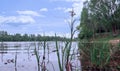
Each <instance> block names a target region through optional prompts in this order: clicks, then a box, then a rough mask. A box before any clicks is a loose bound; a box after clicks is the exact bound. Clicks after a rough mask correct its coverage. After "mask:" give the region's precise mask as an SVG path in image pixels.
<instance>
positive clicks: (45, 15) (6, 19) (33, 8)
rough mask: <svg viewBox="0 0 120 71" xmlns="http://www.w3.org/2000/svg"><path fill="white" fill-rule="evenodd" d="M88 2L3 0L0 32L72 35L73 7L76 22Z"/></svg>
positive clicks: (71, 0)
mask: <svg viewBox="0 0 120 71" xmlns="http://www.w3.org/2000/svg"><path fill="white" fill-rule="evenodd" d="M84 1H85V0H0V30H4V31H7V32H8V33H11V34H15V33H21V34H24V33H27V34H43V33H45V34H46V35H54V33H57V34H58V35H61V36H68V35H69V32H70V30H69V24H68V23H67V22H66V21H69V19H70V13H69V11H70V10H71V8H74V10H75V13H76V17H75V18H76V19H77V21H76V23H75V25H78V24H79V18H80V12H81V10H82V7H83V2H84Z"/></svg>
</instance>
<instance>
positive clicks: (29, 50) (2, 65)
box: [0, 42, 81, 71]
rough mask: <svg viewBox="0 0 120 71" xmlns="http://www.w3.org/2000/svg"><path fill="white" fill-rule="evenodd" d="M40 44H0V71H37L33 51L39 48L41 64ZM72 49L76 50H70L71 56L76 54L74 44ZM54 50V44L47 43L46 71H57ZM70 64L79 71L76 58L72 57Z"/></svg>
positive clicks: (75, 44)
mask: <svg viewBox="0 0 120 71" xmlns="http://www.w3.org/2000/svg"><path fill="white" fill-rule="evenodd" d="M42 44H43V43H42V42H41V43H39V42H0V71H38V69H37V60H36V56H35V54H34V49H35V47H36V48H39V49H37V50H39V56H40V62H42V60H43V59H42V58H43V53H44V52H43V45H42ZM59 46H60V49H59V52H60V56H62V52H61V49H62V47H64V43H62V42H59ZM73 47H75V48H76V49H72V50H71V54H72V53H73V50H75V52H77V43H76V42H74V43H73ZM48 49H49V50H48ZM55 50H56V49H55V43H54V42H47V48H46V50H45V64H46V68H47V70H48V71H59V66H58V59H57V55H56V52H55ZM15 60H16V65H15ZM71 62H72V63H73V65H74V66H75V67H76V68H77V69H78V70H79V71H80V68H81V67H80V61H79V60H78V58H77V56H74V58H73V60H72V61H71Z"/></svg>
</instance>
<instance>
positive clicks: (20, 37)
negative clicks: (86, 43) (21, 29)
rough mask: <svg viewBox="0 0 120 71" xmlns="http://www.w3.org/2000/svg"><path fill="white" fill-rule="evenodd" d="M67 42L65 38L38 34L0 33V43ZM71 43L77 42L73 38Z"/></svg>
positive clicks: (67, 39)
mask: <svg viewBox="0 0 120 71" xmlns="http://www.w3.org/2000/svg"><path fill="white" fill-rule="evenodd" d="M44 40H46V41H56V40H57V41H69V40H70V38H66V37H60V36H56V37H55V36H42V35H40V34H38V35H35V34H30V35H28V34H23V35H21V34H19V33H16V34H13V35H11V34H8V33H7V32H6V31H0V42H3V41H7V42H9V41H44ZM73 41H77V38H74V39H73Z"/></svg>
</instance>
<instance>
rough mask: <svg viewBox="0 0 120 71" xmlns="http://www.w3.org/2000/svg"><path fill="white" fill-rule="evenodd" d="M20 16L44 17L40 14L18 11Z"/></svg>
mask: <svg viewBox="0 0 120 71" xmlns="http://www.w3.org/2000/svg"><path fill="white" fill-rule="evenodd" d="M17 13H18V14H20V15H28V16H39V17H44V16H43V15H40V14H39V13H38V12H35V11H27V10H26V11H17Z"/></svg>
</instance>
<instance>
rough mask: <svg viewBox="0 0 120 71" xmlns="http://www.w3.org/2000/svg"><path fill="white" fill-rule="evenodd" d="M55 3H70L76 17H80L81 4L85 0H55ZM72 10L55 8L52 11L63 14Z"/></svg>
mask: <svg viewBox="0 0 120 71" xmlns="http://www.w3.org/2000/svg"><path fill="white" fill-rule="evenodd" d="M56 1H65V2H72V3H73V4H72V8H73V9H74V11H75V13H76V16H77V17H78V16H80V14H81V11H82V8H83V2H84V1H86V0H56ZM72 8H67V7H57V8H55V9H54V10H61V11H63V12H65V13H68V12H69V11H71V10H72Z"/></svg>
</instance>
